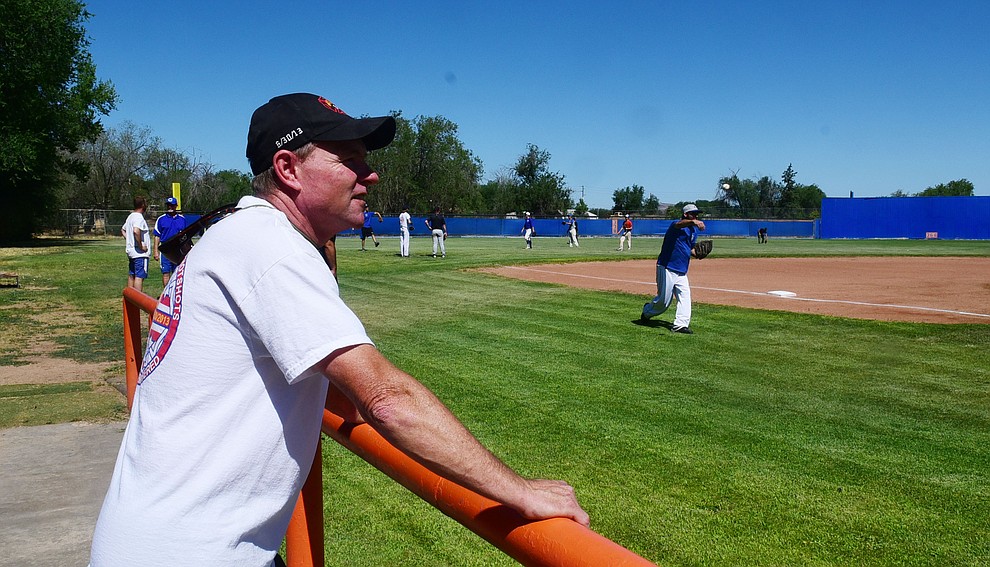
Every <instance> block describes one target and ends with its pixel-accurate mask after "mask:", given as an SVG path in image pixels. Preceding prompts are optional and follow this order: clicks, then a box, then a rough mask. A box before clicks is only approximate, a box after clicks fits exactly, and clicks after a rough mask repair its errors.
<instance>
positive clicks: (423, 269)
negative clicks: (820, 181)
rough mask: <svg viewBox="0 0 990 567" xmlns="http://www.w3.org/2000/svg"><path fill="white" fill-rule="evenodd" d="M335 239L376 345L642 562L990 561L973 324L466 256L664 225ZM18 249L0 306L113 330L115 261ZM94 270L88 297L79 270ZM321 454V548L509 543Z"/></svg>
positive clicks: (561, 257)
mask: <svg viewBox="0 0 990 567" xmlns="http://www.w3.org/2000/svg"><path fill="white" fill-rule="evenodd" d="M343 240H344V242H343V243H342V250H341V252H340V254H339V260H340V269H341V273H340V276H341V289H342V294H343V296H344V298H345V301H347V302H348V304H349V305H352V306H353V308H354V309H355V311H356V312H357V313H358V314H359V315H360V316H361V318H362V320H364V322H365V324H366V326H367V328H368V331H369V333H370V335H371V337H372V338H373V339H374V340H375V341H376V343H377V344H378V346H379V348H380V349H381V350H382V351H383V352H384V353H385V354H386V355H387V356H389V357H390V358H391V359H393V360H394V361H395V362H396V363H397V364H398V365H399V366H400V367H402V368H404V369H406V370H409V371H410V372H411V373H412V374H414V375H415V376H417V377H419V378H421V379H422V380H423V381H424V382H426V383H427V384H429V385H430V387H431V388H433V389H434V390H435V391H436V392H437V393H438V395H439V396H440V397H441V398H442V399H443V400H444V401H445V402H446V403H448V405H450V406H451V407H452V408H453V409H454V411H455V412H456V413H457V414H458V416H460V417H461V419H462V420H463V421H464V422H465V423H466V424H467V425H468V426H469V427H470V428H471V429H472V430H473V431H475V432H476V434H477V435H478V436H479V437H480V438H481V439H482V440H483V441H484V442H485V443H486V444H488V445H489V446H490V447H492V449H493V450H494V451H495V452H496V453H497V454H498V455H500V456H501V457H503V458H504V459H505V460H506V461H508V462H509V463H510V464H511V465H512V466H514V467H517V468H518V469H519V470H521V471H522V472H523V473H524V474H527V475H532V476H547V477H560V478H566V479H567V480H569V481H571V482H572V483H573V484H574V485H575V486H576V487H577V489H578V494H579V497H580V498H581V501H582V503H583V504H584V505H585V507H586V508H587V509H588V510H589V511H590V512H591V515H592V520H593V527H594V529H596V531H599V532H600V533H602V534H604V535H606V536H607V537H610V538H612V539H614V540H616V541H617V542H619V543H620V544H622V545H624V546H626V547H629V548H630V549H633V550H634V551H636V552H638V553H641V554H642V555H644V556H645V557H647V558H649V559H651V560H653V561H655V562H658V563H659V564H662V565H700V564H704V565H740V564H745V565H798V564H799V565H850V564H856V565H866V564H868V565H981V564H986V563H988V562H990V559H988V558H990V549H988V542H987V538H986V537H985V534H986V533H988V531H990V525H988V518H990V513H988V512H990V511H988V504H987V503H988V502H990V498H988V496H990V495H988V493H987V487H988V486H990V482H988V480H990V479H988V470H987V469H988V465H987V463H988V462H990V454H988V449H987V447H990V438H988V431H990V427H988V425H990V424H988V409H987V408H988V407H990V406H988V402H990V399H988V397H990V393H988V392H990V376H988V371H987V365H986V364H985V362H984V359H985V352H986V349H987V346H988V345H990V332H988V329H990V326H988V325H922V324H909V323H893V324H892V323H880V322H873V321H857V320H850V319H841V318H830V317H819V316H814V315H798V314H790V313H783V312H769V311H758V310H748V309H739V308H732V307H722V306H714V305H703V304H702V305H698V306H696V314H695V322H693V323H692V326H695V327H696V328H697V330H698V334H696V335H693V336H690V337H685V336H679V335H672V334H671V333H670V332H669V331H667V330H666V329H663V328H660V327H648V326H641V325H637V324H634V322H633V321H634V320H635V319H636V317H638V313H639V310H640V308H641V306H642V303H643V302H644V301H645V300H646V299H647V298H646V297H645V296H636V295H627V294H618V293H600V292H593V291H585V290H572V289H568V288H565V287H561V286H552V285H545V284H536V283H527V282H517V281H513V280H509V279H504V278H498V277H494V276H491V275H488V274H481V273H477V272H473V271H470V270H471V269H472V268H476V267H481V266H493V265H504V264H513V263H533V262H566V261H584V260H609V259H620V258H621V259H626V258H653V257H655V254H656V250H657V248H658V247H659V239H652V240H651V239H637V240H636V241H635V244H634V245H635V246H636V248H635V250H634V253H633V254H625V253H623V254H622V255H619V254H618V253H616V252H614V250H611V249H612V248H614V246H615V241H614V240H613V239H586V240H584V241H582V247H581V249H580V252H578V251H577V250H571V249H567V248H566V244H563V249H562V250H561V249H555V248H553V247H552V246H557V245H559V244H560V243H556V242H555V239H546V240H543V239H538V241H537V248H536V249H534V250H533V251H523V250H522V249H521V241H519V240H518V239H466V238H462V239H458V238H454V239H451V240H448V257H447V258H446V259H444V260H442V261H441V260H439V259H438V260H435V261H434V260H432V259H430V258H424V257H422V256H418V257H414V258H409V259H400V258H397V257H389V255H388V254H381V253H376V252H373V251H369V252H366V253H360V252H356V251H353V250H351V251H349V250H347V249H346V246H347V245H351V246H353V245H356V244H357V241H356V240H352V241H348V239H343ZM561 242H563V240H561ZM424 243H425V242H424V241H420V242H414V254H416V253H417V246H418V245H421V244H424ZM117 244H119V242H117V243H114V245H113V246H112V247H111V246H105V247H103V248H105V250H103V251H100V248H101V247H100V246H95V245H94V246H91V247H86V248H87V250H86V252H87V254H94V253H97V254H105V255H107V258H109V259H110V260H100V259H98V258H95V257H91V258H89V259H88V260H87V261H88V262H89V263H94V264H95V265H106V266H116V264H117V261H116V260H117V259H118V257H119V256H121V255H122V252H121V251H120V250H119V246H118V245H117ZM384 246H386V244H383V247H384ZM79 250H83V248H79ZM716 250H717V253H721V254H722V255H724V256H726V257H747V256H757V255H759V256H763V255H796V256H815V255H824V256H828V255H887V254H891V255H894V254H906V255H919V254H933V255H987V254H990V246H988V244H987V243H972V242H962V243H949V242H918V241H903V242H902V241H894V242H889V241H883V242H880V241H869V242H853V241H840V242H822V241H797V240H795V241H781V240H771V244H770V245H769V246H765V247H762V248H760V247H758V246H757V245H755V243H754V242H753V241H751V240H744V239H738V240H734V239H720V240H719V241H718V242H717V248H716ZM420 251H421V250H420ZM531 252H532V253H531ZM43 254H49V255H57V253H56V252H55V251H53V250H47V251H45V252H44V253H43ZM76 256H77V254H72V255H66V256H65V259H71V261H72V262H76V261H78V259H77V258H76ZM78 256H79V257H80V258H81V259H86V254H82V255H78ZM66 261H68V260H66ZM17 262H18V269H19V270H21V271H23V272H24V273H23V274H22V278H23V277H24V276H26V277H27V278H29V279H30V278H35V277H37V278H39V281H40V280H45V281H50V282H52V283H53V284H55V282H58V283H57V284H55V285H51V286H49V287H45V288H44V289H41V287H36V288H34V289H25V290H18V291H17V292H16V293H15V294H9V295H3V294H0V306H2V307H4V311H3V312H4V313H12V316H14V315H13V314H16V316H18V317H20V316H22V315H24V314H26V313H27V312H28V310H29V309H30V308H31V307H32V306H34V305H58V304H60V303H61V302H63V301H64V302H67V303H68V304H70V305H72V306H73V307H74V308H75V310H77V311H79V312H81V313H84V314H86V321H87V325H84V326H78V327H77V329H78V331H79V333H80V334H81V335H84V336H85V335H87V334H92V335H96V334H101V333H102V334H107V335H109V336H112V337H119V336H120V333H121V330H120V327H119V288H120V287H121V286H120V285H119V280H122V278H119V277H118V276H119V274H111V276H110V277H109V278H108V277H107V276H105V275H104V276H100V277H96V276H93V275H91V274H89V273H88V271H87V269H86V266H85V265H81V266H77V265H73V264H66V263H62V264H61V265H59V264H58V262H56V261H54V260H52V259H49V260H48V261H46V262H45V266H41V265H40V263H35V261H33V260H31V259H30V257H27V256H26V257H25V258H24V259H20V258H19V259H18V260H17ZM56 265H59V267H57V268H56ZM111 269H116V268H111ZM37 270H40V271H42V272H43V271H45V270H47V271H48V272H49V273H36V271H37ZM52 271H57V272H58V273H50V272H52ZM66 271H68V272H71V273H72V276H71V277H68V276H66V275H65V274H64V273H63V272H66ZM108 279H109V280H112V285H111V286H109V287H107V286H108V284H107V283H106V282H107V281H108ZM153 279H154V278H150V279H149V282H148V284H149V291H150V292H151V293H155V289H154V287H155V286H154V282H153ZM22 281H24V279H22ZM87 286H89V287H90V288H92V286H96V287H97V288H99V287H100V286H103V288H102V290H101V292H102V293H103V294H104V297H102V298H101V297H100V293H94V292H93V291H92V289H87V291H85V292H83V291H79V290H80V289H81V288H86V287H87ZM73 289H75V290H76V291H72V290H73ZM114 297H116V298H117V299H113V298H114ZM5 298H6V299H5ZM108 303H113V307H112V308H108V307H106V305H107V304H108ZM107 309H112V312H111V313H110V316H109V317H108V318H106V319H104V318H102V317H100V316H99V315H98V314H99V313H100V312H101V311H103V310H107ZM670 317H672V314H668V315H667V316H665V318H666V319H668V320H669V318H670ZM111 319H112V320H113V322H111ZM77 344H86V341H85V340H80V341H77ZM9 354H10V357H11V359H15V358H16V357H17V356H16V355H17V354H19V353H18V352H16V350H11V351H10V353H9ZM99 356H106V355H105V354H100V355H99ZM324 462H325V464H326V468H325V471H324V472H325V489H326V500H327V501H326V506H327V512H328V529H327V542H328V561H329V563H331V564H347V565H382V564H390V565H391V564H394V565H403V564H405V565H509V564H512V562H511V561H508V560H507V559H506V558H504V556H501V555H500V554H499V553H498V552H496V551H493V550H492V549H491V548H490V547H489V546H487V544H485V543H483V542H481V540H480V539H479V538H476V537H475V536H473V535H472V534H470V533H468V532H466V531H464V530H462V529H461V528H460V527H459V526H457V525H456V524H454V523H453V522H451V521H450V520H449V519H447V518H445V517H444V516H443V515H442V514H440V513H438V512H436V511H434V510H432V509H430V508H429V507H428V506H426V505H425V504H423V503H422V502H420V501H419V500H418V499H417V498H415V497H414V496H411V495H409V494H408V493H406V492H405V491H404V490H402V489H400V488H398V487H396V486H395V485H394V484H393V483H392V482H391V481H390V480H388V479H387V478H385V477H384V476H383V475H381V474H380V473H377V472H376V471H374V470H373V469H371V467H369V466H367V465H366V464H363V463H361V462H360V461H358V460H357V459H356V458H355V457H353V456H350V455H348V454H346V452H345V451H344V450H343V449H340V448H339V447H336V446H335V444H333V443H332V442H327V443H326V445H325V451H324Z"/></svg>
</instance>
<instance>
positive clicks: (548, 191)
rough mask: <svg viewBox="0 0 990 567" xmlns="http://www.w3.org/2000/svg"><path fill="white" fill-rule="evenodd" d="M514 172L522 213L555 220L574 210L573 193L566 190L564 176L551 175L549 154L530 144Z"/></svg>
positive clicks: (518, 206) (554, 173) (517, 200)
mask: <svg viewBox="0 0 990 567" xmlns="http://www.w3.org/2000/svg"><path fill="white" fill-rule="evenodd" d="M514 170H515V174H516V178H517V181H518V184H517V186H516V187H517V190H518V192H517V198H516V204H517V208H518V209H519V210H524V211H529V212H531V213H533V215H535V216H554V215H561V214H563V212H564V211H566V210H567V209H570V208H571V204H572V203H573V201H572V200H571V190H570V189H568V188H567V187H565V186H564V176H563V175H561V174H559V173H556V172H552V171H550V152H548V151H546V150H541V149H540V148H539V147H538V146H536V145H535V144H528V145H527V146H526V153H525V154H523V155H521V156H519V160H518V161H517V162H516V166H515V168H514Z"/></svg>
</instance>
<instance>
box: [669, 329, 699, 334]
mask: <svg viewBox="0 0 990 567" xmlns="http://www.w3.org/2000/svg"><path fill="white" fill-rule="evenodd" d="M670 330H671V331H673V332H675V333H682V334H685V335H693V334H694V331H692V330H691V327H671V329H670Z"/></svg>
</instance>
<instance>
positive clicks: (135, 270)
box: [120, 196, 151, 291]
mask: <svg viewBox="0 0 990 567" xmlns="http://www.w3.org/2000/svg"><path fill="white" fill-rule="evenodd" d="M147 207H148V203H147V201H145V198H144V197H140V196H139V197H134V210H133V211H131V214H129V215H127V219H126V220H125V221H124V225H123V226H121V227H120V235H121V236H123V237H124V251H125V252H126V253H127V287H133V288H134V289H136V290H138V291H141V289H142V288H143V287H144V280H145V278H147V277H148V256H150V255H151V242H150V240H151V238H150V237H149V232H148V222H147V221H145V220H144V211H145V209H146V208H147Z"/></svg>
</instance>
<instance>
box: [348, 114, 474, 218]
mask: <svg viewBox="0 0 990 567" xmlns="http://www.w3.org/2000/svg"><path fill="white" fill-rule="evenodd" d="M392 116H393V117H394V118H395V121H396V134H395V139H394V141H393V142H392V143H391V144H390V145H388V146H387V147H385V148H382V149H381V150H378V151H375V152H372V153H371V154H369V155H368V163H369V164H370V165H371V166H372V168H373V169H375V171H377V172H378V174H379V177H380V178H381V181H380V182H379V184H378V186H377V187H376V188H375V190H374V191H372V192H371V194H370V197H369V200H370V201H371V203H372V205H373V206H374V208H376V209H378V210H383V211H399V210H401V209H402V207H404V206H408V207H410V209H412V210H414V211H417V210H418V211H427V210H431V209H432V208H433V207H434V206H439V207H440V208H442V209H444V210H445V211H448V212H450V211H461V212H474V211H475V210H476V209H477V208H478V207H479V206H481V203H482V199H481V194H480V192H479V188H478V181H479V179H480V177H481V173H482V171H483V170H482V166H481V161H480V160H478V159H477V158H476V157H475V156H474V155H473V154H472V153H471V151H470V150H468V149H466V148H465V147H464V145H463V143H461V141H460V139H459V138H458V137H457V125H456V124H454V123H453V122H451V121H450V120H448V119H446V118H444V117H442V116H419V117H416V118H415V119H414V120H413V121H409V120H406V119H404V118H402V115H401V113H400V112H393V113H392Z"/></svg>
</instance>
